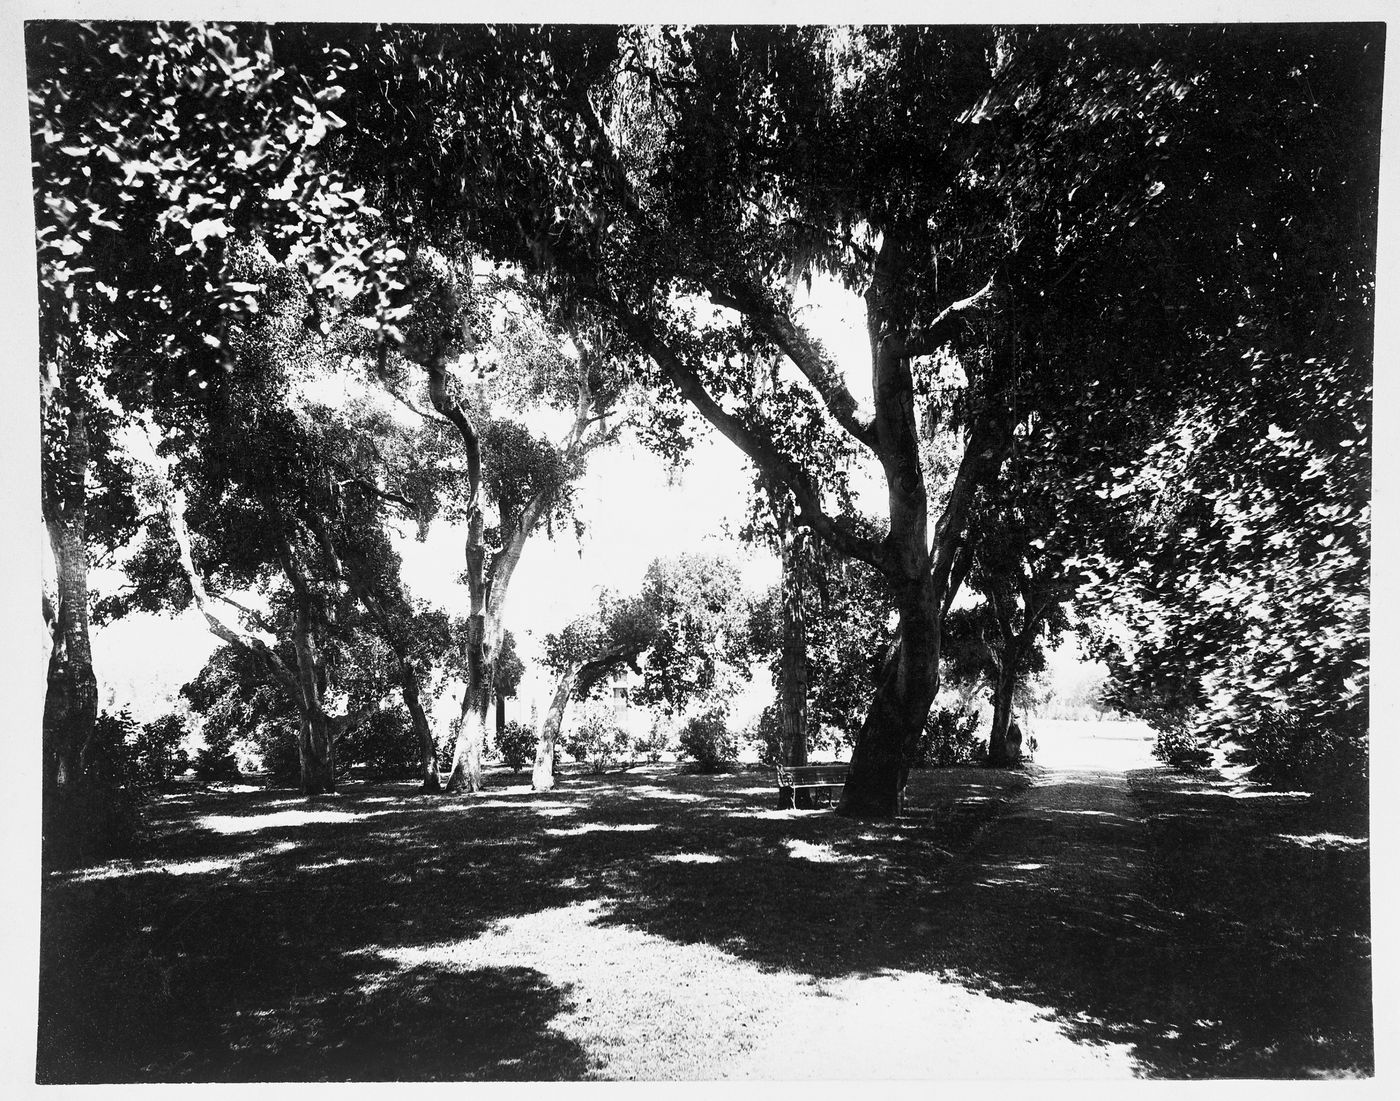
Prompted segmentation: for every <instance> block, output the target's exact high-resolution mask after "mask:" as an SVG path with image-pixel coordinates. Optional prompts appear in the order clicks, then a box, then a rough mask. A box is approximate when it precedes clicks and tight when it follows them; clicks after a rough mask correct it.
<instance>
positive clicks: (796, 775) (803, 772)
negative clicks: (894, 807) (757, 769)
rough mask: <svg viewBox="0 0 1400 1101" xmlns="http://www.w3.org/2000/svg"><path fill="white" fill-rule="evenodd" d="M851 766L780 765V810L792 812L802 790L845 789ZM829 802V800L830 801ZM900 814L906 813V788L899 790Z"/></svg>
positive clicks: (778, 769)
mask: <svg viewBox="0 0 1400 1101" xmlns="http://www.w3.org/2000/svg"><path fill="white" fill-rule="evenodd" d="M850 768H851V766H850V765H778V766H777V768H776V771H777V773H778V809H779V810H790V809H791V808H792V807H793V806H795V805H796V802H797V792H798V790H799V789H801V788H809V789H811V790H813V791H816V790H819V789H827V790H830V789H832V788H837V789H840V788H844V787H845V786H846V774H847V773H848V772H849V771H850ZM828 801H829V800H828ZM897 813H899V814H903V813H904V787H903V785H901V786H900V789H899V810H898V812H897Z"/></svg>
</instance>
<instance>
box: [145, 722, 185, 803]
mask: <svg viewBox="0 0 1400 1101" xmlns="http://www.w3.org/2000/svg"><path fill="white" fill-rule="evenodd" d="M188 736H189V729H188V728H187V727H186V726H185V720H184V717H183V716H180V715H162V716H161V717H160V718H158V719H154V720H153V721H151V722H148V723H147V724H146V725H145V726H143V727H142V728H141V730H140V732H139V733H138V734H137V735H136V738H135V742H134V745H133V748H134V750H135V757H136V762H135V763H136V775H137V779H138V780H139V782H140V783H141V784H142V785H143V786H145V787H148V788H155V789H162V788H167V787H169V786H170V785H171V783H172V782H173V781H174V779H175V777H176V776H178V775H180V774H181V773H182V772H184V771H185V769H187V768H189V766H190V757H189V754H188V753H186V752H185V750H184V749H183V747H182V743H183V742H184V740H185V738H186V737H188Z"/></svg>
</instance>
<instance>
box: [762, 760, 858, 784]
mask: <svg viewBox="0 0 1400 1101" xmlns="http://www.w3.org/2000/svg"><path fill="white" fill-rule="evenodd" d="M850 767H851V766H850V765H778V766H777V771H778V786H779V787H794V786H798V787H800V786H801V785H803V784H844V783H845V782H846V773H847V772H849V771H850Z"/></svg>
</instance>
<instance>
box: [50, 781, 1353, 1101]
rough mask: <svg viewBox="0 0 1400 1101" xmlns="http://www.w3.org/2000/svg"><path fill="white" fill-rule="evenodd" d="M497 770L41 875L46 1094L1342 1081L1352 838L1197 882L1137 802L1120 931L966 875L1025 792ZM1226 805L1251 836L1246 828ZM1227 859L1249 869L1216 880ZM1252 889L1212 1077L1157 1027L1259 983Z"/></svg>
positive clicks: (1243, 837) (352, 794)
mask: <svg viewBox="0 0 1400 1101" xmlns="http://www.w3.org/2000/svg"><path fill="white" fill-rule="evenodd" d="M1144 775H1147V774H1144ZM1152 775H1154V776H1155V775H1156V774H1152ZM526 778H527V774H522V775H521V776H519V777H513V776H512V775H511V774H509V773H496V774H492V775H491V776H490V778H489V779H490V782H491V783H492V785H493V787H492V789H491V790H490V791H488V792H487V793H485V794H483V795H479V796H476V797H468V798H433V797H422V796H419V795H416V794H414V792H413V788H412V786H411V785H391V784H390V785H362V784H352V785H349V786H347V788H346V790H345V791H344V792H343V793H342V794H340V795H338V796H336V797H333V798H330V799H325V800H322V801H319V802H316V803H314V804H309V803H307V802H305V801H304V800H302V799H300V798H297V797H296V796H295V795H294V794H293V793H291V792H279V791H262V790H257V789H249V790H232V791H209V790H203V789H196V788H191V789H188V790H185V791H182V792H180V793H177V794H173V795H170V796H168V797H165V798H164V799H162V800H160V801H159V803H158V804H157V805H156V806H155V808H154V810H153V813H152V830H151V838H150V844H149V850H148V854H147V856H146V857H144V858H142V859H138V860H134V861H122V862H113V863H111V864H106V865H100V866H96V867H93V868H88V869H83V870H79V871H75V872H66V873H55V874H53V875H51V876H49V877H48V878H47V879H46V882H45V884H44V892H43V907H44V912H43V943H42V946H41V957H40V958H41V984H40V985H41V989H40V1038H39V1039H40V1044H39V1062H38V1072H39V1080H40V1081H42V1082H133V1081H259V1080H266V1081H289V1080H331V1081H335V1080H462V1079H578V1078H607V1079H629V1078H641V1079H659V1078H721V1077H740V1078H747V1077H753V1078H769V1077H783V1078H794V1077H840V1076H845V1077H870V1076H881V1077H901V1076H908V1077H942V1076H948V1077H966V1076H976V1075H979V1074H980V1075H986V1076H991V1077H1002V1076H1016V1075H1018V1074H1025V1075H1029V1076H1036V1075H1039V1076H1059V1077H1087V1076H1121V1075H1126V1074H1143V1073H1147V1074H1152V1073H1159V1074H1210V1073H1230V1072H1231V1070H1232V1068H1238V1067H1240V1066H1246V1065H1248V1066H1254V1067H1256V1068H1260V1067H1262V1068H1263V1069H1262V1070H1258V1069H1256V1072H1257V1073H1273V1074H1295V1073H1307V1072H1309V1071H1310V1070H1313V1069H1321V1070H1326V1071H1331V1072H1336V1071H1338V1070H1346V1069H1349V1068H1359V1069H1363V1070H1364V1069H1365V1066H1366V1065H1368V1060H1369V1032H1368V1031H1366V1030H1367V1029H1368V1027H1369V1015H1368V1014H1369V1007H1368V1004H1363V1002H1364V999H1362V995H1364V994H1365V991H1362V990H1361V989H1360V988H1359V987H1358V986H1357V985H1356V984H1357V983H1360V982H1363V981H1364V977H1365V975H1367V974H1368V973H1369V971H1368V956H1367V941H1366V939H1365V937H1366V933H1367V932H1368V930H1367V929H1366V928H1364V923H1365V915H1366V908H1365V904H1364V889H1365V880H1364V876H1365V871H1364V866H1365V848H1364V843H1360V844H1359V846H1358V844H1353V843H1350V842H1349V843H1348V844H1347V845H1346V846H1342V847H1340V848H1338V847H1327V846H1323V847H1320V848H1319V847H1315V846H1311V845H1307V844H1303V843H1297V844H1294V843H1291V842H1280V841H1279V840H1278V838H1279V836H1280V833H1279V829H1278V827H1279V821H1273V822H1270V823H1267V824H1266V825H1265V826H1262V827H1260V828H1259V829H1256V830H1254V832H1250V831H1249V830H1244V831H1238V830H1237V831H1236V832H1235V833H1233V834H1232V835H1231V837H1230V840H1229V841H1228V843H1226V844H1225V845H1224V846H1223V848H1222V851H1221V852H1220V853H1219V854H1218V857H1219V858H1218V859H1217V855H1216V854H1215V853H1214V850H1212V849H1211V848H1210V847H1209V846H1202V845H1200V844H1197V843H1196V842H1195V841H1191V840H1190V838H1189V837H1188V836H1187V835H1186V834H1182V833H1181V831H1182V830H1186V829H1187V828H1188V826H1189V827H1190V828H1192V829H1194V828H1195V826H1196V824H1198V823H1200V822H1203V821H1206V820H1207V818H1206V817H1203V816H1204V815H1206V813H1207V810H1210V809H1211V808H1210V806H1209V805H1210V801H1211V799H1216V800H1217V801H1219V798H1218V797H1216V796H1206V795H1199V794H1193V793H1182V790H1181V789H1180V787H1179V786H1177V787H1173V786H1172V785H1171V784H1164V783H1161V782H1160V781H1159V780H1158V779H1149V780H1143V781H1140V782H1138V783H1135V785H1134V789H1133V790H1134V795H1133V797H1134V798H1135V799H1137V800H1138V801H1139V802H1140V804H1141V805H1142V807H1143V808H1144V818H1143V821H1144V823H1145V826H1144V828H1143V830H1142V833H1143V836H1144V837H1146V838H1148V839H1149V841H1150V842H1152V843H1151V844H1150V845H1149V846H1148V848H1147V849H1145V850H1144V851H1143V852H1142V854H1141V859H1140V863H1141V865H1142V867H1143V876H1142V883H1141V884H1140V885H1139V886H1138V887H1135V888H1134V894H1136V895H1137V896H1138V897H1139V898H1140V900H1141V901H1142V903H1143V905H1144V906H1147V905H1150V906H1151V907H1153V908H1154V913H1155V914H1157V915H1158V920H1157V921H1156V923H1155V924H1153V925H1152V926H1151V931H1150V932H1149V931H1148V929H1147V928H1146V927H1142V926H1139V925H1138V924H1137V923H1133V922H1129V923H1121V922H1120V923H1117V924H1115V923H1112V922H1109V923H1107V924H1105V923H1102V922H1100V923H1094V922H1080V921H1077V920H1074V918H1073V915H1071V914H1069V913H1068V912H1067V911H1066V910H1065V908H1064V906H1057V903H1056V901H1055V898H1054V896H1053V894H1052V895H1044V894H1038V893H1036V892H1035V891H1028V890H1020V891H1018V890H1015V889H1011V888H1010V887H1003V888H996V887H995V886H989V885H988V883H984V882H982V881H981V880H977V879H976V876H977V875H978V873H979V869H982V863H981V857H980V856H979V854H980V853H982V852H983V851H984V850H985V849H987V848H988V846H991V845H993V844H994V843H995V839H996V837H997V836H998V831H999V830H1001V829H1003V827H1004V826H1005V825H1006V824H1007V823H1009V822H1010V821H1011V817H1010V816H1014V812H1015V808H1016V807H1017V806H1018V805H1019V802H1020V801H1021V800H1022V799H1023V798H1024V792H1025V789H1026V787H1027V785H1028V783H1029V782H1030V779H1029V776H1028V774H1027V773H1024V772H1017V773H1006V772H996V771H988V770H976V769H957V770H947V771H930V772H916V773H915V774H914V776H913V777H912V778H911V782H910V789H909V797H908V805H907V814H906V816H905V817H904V818H902V819H901V820H900V821H899V822H898V823H888V824H881V825H869V824H857V823H851V822H847V821H845V820H842V819H838V818H836V817H835V816H834V815H832V814H831V813H830V812H829V811H827V810H816V811H778V810H775V809H774V808H775V807H776V792H775V791H774V789H773V788H772V782H771V774H770V773H768V772H764V771H757V770H748V771H741V772H738V773H734V774H731V775H725V776H698V775H688V774H685V773H681V772H678V771H677V770H676V768H675V767H674V766H671V765H661V766H654V767H651V768H640V769H636V770H633V771H630V772H627V773H621V774H612V775H607V776H602V777H588V776H581V775H575V774H569V775H566V777H565V783H564V784H563V785H561V787H560V788H559V789H558V790H556V791H554V792H550V793H546V794H538V795H537V794H534V793H532V792H530V791H529V789H528V786H527V785H524V784H522V783H520V782H519V781H520V780H523V779H526ZM1154 784H1155V785H1156V786H1155V787H1153V786H1152V785H1154ZM1193 800H1194V802H1193ZM1235 802H1236V804H1238V805H1240V806H1245V807H1246V808H1247V809H1248V813H1249V815H1250V816H1252V818H1258V815H1259V811H1258V809H1257V808H1258V807H1262V806H1263V804H1264V802H1266V801H1264V800H1255V801H1242V800H1237V801H1235ZM1197 804H1203V806H1201V807H1198V806H1197ZM1178 811H1180V812H1181V813H1182V814H1184V815H1185V818H1184V819H1182V823H1183V824H1182V825H1180V826H1178V825H1176V824H1174V820H1173V819H1172V817H1171V815H1172V814H1175V813H1177V812H1178ZM1295 817H1296V816H1295ZM1280 821H1281V820H1280ZM1290 821H1291V819H1290ZM1289 828H1291V827H1289ZM1008 836H1010V835H1008ZM1157 842H1161V843H1160V844H1157ZM1290 846H1291V847H1290ZM1226 850H1228V852H1227V851H1226ZM1227 855H1228V857H1229V859H1226V857H1227ZM1358 855H1359V860H1360V863H1357V860H1358ZM1269 861H1272V862H1275V863H1274V864H1268V863H1266V862H1269ZM1239 865H1244V866H1246V867H1248V868H1251V869H1252V871H1250V873H1249V875H1248V877H1247V880H1245V881H1239V882H1238V883H1237V881H1236V880H1235V878H1234V876H1235V874H1236V871H1237V870H1238V866H1239ZM1274 868H1277V869H1281V870H1286V871H1287V873H1288V874H1289V875H1290V876H1292V877H1293V878H1292V880H1291V884H1292V886H1291V887H1290V888H1289V889H1288V890H1283V889H1282V888H1279V889H1276V890H1274V891H1273V892H1272V893H1271V894H1270V895H1269V896H1268V897H1267V904H1268V906H1269V907H1270V908H1271V909H1270V911H1269V914H1268V915H1267V916H1266V917H1265V918H1264V921H1263V922H1262V924H1264V925H1267V926H1268V929H1267V936H1266V937H1265V938H1264V939H1265V940H1266V941H1267V943H1268V944H1269V945H1272V946H1277V945H1283V946H1284V947H1285V948H1286V949H1287V950H1288V951H1290V952H1292V953H1293V955H1292V956H1290V957H1289V958H1288V961H1287V963H1286V965H1285V964H1283V963H1280V964H1279V965H1278V967H1279V968H1282V967H1284V966H1286V967H1288V968H1289V969H1291V970H1290V971H1289V972H1288V974H1290V975H1291V976H1292V977H1291V980H1290V981H1291V983H1292V984H1293V985H1292V986H1290V987H1289V989H1290V990H1292V991H1294V992H1295V993H1294V995H1292V996H1290V997H1289V998H1288V999H1286V1001H1285V1003H1284V1004H1279V1003H1278V1001H1277V996H1276V993H1275V992H1273V990H1272V987H1269V986H1267V985H1266V986H1264V987H1257V988H1250V989H1254V990H1256V992H1257V993H1258V994H1259V995H1260V996H1261V997H1264V996H1268V997H1272V998H1273V999H1274V1000H1273V1001H1272V1002H1270V1003H1269V1004H1270V1005H1271V1007H1272V1008H1271V1010H1270V1014H1269V1019H1268V1021H1267V1022H1266V1023H1265V1025H1264V1026H1262V1027H1263V1031H1265V1032H1267V1035H1263V1036H1259V1035H1252V1034H1251V1033H1250V1029H1249V1027H1247V1024H1248V1022H1250V1021H1254V1020H1255V1019H1256V1018H1257V1017H1258V1015H1259V1004H1257V1003H1256V1000H1255V999H1254V998H1253V995H1251V993H1250V989H1245V990H1243V991H1242V992H1240V993H1239V994H1238V996H1235V997H1233V998H1232V997H1230V996H1226V995H1218V996H1216V997H1215V1000H1214V1002H1213V1003H1212V1005H1211V1007H1210V1012H1212V1013H1215V1014H1216V1015H1217V1016H1216V1017H1214V1018H1211V1017H1202V1018H1201V1019H1202V1020H1205V1021H1211V1020H1214V1021H1215V1024H1214V1025H1213V1026H1209V1028H1208V1026H1207V1025H1202V1026H1200V1028H1199V1029H1198V1032H1199V1031H1200V1029H1207V1030H1208V1031H1209V1030H1210V1029H1213V1030H1214V1032H1215V1034H1218V1035H1219V1036H1222V1037H1223V1036H1227V1034H1228V1037H1229V1038H1230V1039H1231V1041H1232V1043H1233V1045H1234V1046H1233V1047H1231V1048H1222V1049H1221V1050H1220V1051H1219V1052H1217V1055H1216V1057H1215V1058H1214V1059H1212V1058H1210V1057H1209V1053H1208V1050H1206V1049H1205V1048H1203V1046H1202V1045H1201V1044H1199V1043H1186V1042H1182V1043H1177V1042H1176V1041H1174V1040H1173V1039H1171V1038H1170V1037H1169V1036H1167V1033H1168V1032H1169V1031H1171V1030H1172V1029H1176V1030H1177V1032H1178V1035H1181V1032H1180V1022H1179V1021H1177V1018H1178V1017H1182V1015H1183V1014H1194V1013H1195V1012H1196V1001H1197V1000H1199V999H1200V998H1201V997H1202V996H1203V994H1202V988H1211V989H1215V988H1218V987H1219V986H1220V985H1221V984H1222V982H1229V981H1231V980H1232V978H1233V979H1242V978H1243V977H1244V976H1246V975H1248V976H1254V975H1256V974H1257V972H1258V968H1259V966H1260V962H1259V961H1260V959H1261V956H1265V955H1267V953H1266V952H1264V949H1263V948H1262V947H1261V945H1260V944H1256V943H1254V942H1253V941H1252V940H1251V938H1250V937H1249V936H1248V935H1247V934H1246V932H1244V929H1245V928H1247V927H1248V926H1251V925H1252V926H1254V927H1256V928H1257V927H1258V926H1260V925H1261V920H1260V914H1259V906H1258V905H1257V901H1256V900H1257V898H1258V896H1257V894H1256V893H1255V891H1254V890H1253V888H1251V887H1250V883H1251V882H1254V881H1257V880H1259V879H1261V878H1263V879H1267V878H1268V877H1269V876H1270V875H1271V874H1272V870H1273V869H1274ZM1202 875H1206V876H1207V877H1209V878H1206V879H1202V878H1200V877H1201V876H1202ZM1358 876H1360V879H1358ZM985 879H986V877H985V876H983V877H982V880H985ZM1358 891H1360V892H1361V894H1360V895H1359V896H1358V894H1357V892H1358ZM1143 892H1146V894H1143ZM1148 896H1150V897H1148ZM1168 896H1171V897H1170V898H1169V897H1168ZM1358 898H1360V899H1361V900H1362V901H1361V902H1360V904H1359V907H1358V901H1357V900H1358ZM1309 899H1311V900H1312V902H1311V903H1310V902H1309V901H1308V900H1309ZM1323 900H1326V902H1325V905H1323ZM1103 904H1104V905H1105V906H1106V907H1109V908H1113V907H1118V906H1119V903H1118V902H1115V901H1113V900H1105V901H1104V903H1103ZM1170 909H1175V910H1177V911H1180V913H1181V916H1180V917H1177V918H1170V917H1168V918H1163V917H1162V915H1163V914H1165V913H1166V912H1167V911H1168V910H1170ZM1202 920H1205V921H1206V922H1207V924H1205V925H1202V924H1200V922H1201V921H1202ZM1358 923H1359V924H1358ZM1322 926H1326V929H1325V930H1322V928H1321V927H1322ZM1237 927H1238V928H1240V929H1241V931H1240V933H1239V935H1238V936H1236V935H1234V933H1233V932H1232V930H1235V929H1236V928H1237ZM1324 932H1325V935H1324ZM1124 937H1127V938H1128V943H1126V944H1124V943H1120V941H1122V939H1123V938H1124ZM1261 943H1262V942H1261ZM1095 959H1097V960H1099V961H1101V965H1100V966H1098V967H1094V966H1092V961H1094V960H1095ZM1174 959H1176V960H1181V961H1182V964H1183V965H1182V968H1181V970H1180V971H1179V972H1173V970H1172V966H1171V961H1172V960H1174ZM1086 964H1087V966H1086ZM1222 969H1224V970H1223V971H1222ZM1277 974H1279V975H1282V974H1283V972H1282V971H1277ZM1251 981H1253V979H1252V978H1251ZM1183 984H1186V986H1183ZM1188 987H1189V989H1188ZM1305 988H1308V989H1312V988H1315V989H1316V994H1315V995H1313V994H1310V995H1308V996H1307V998H1308V999H1310V1000H1308V1004H1306V1005H1302V1006H1299V1005H1298V1004H1297V1003H1298V1001H1299V996H1297V995H1296V991H1297V990H1300V989H1305ZM1367 989H1369V988H1367ZM1328 990H1330V991H1331V993H1330V994H1328V993H1327V991H1328ZM1173 998H1175V1002H1173V1001H1172V999H1173ZM1164 999H1165V1001H1164ZM1359 999H1362V1000H1359ZM1305 1000H1307V999H1305ZM1173 1006H1176V1007H1177V1008H1176V1009H1173ZM1181 1007H1186V1008H1181ZM1183 1019H1184V1018H1183ZM1193 1019H1195V1018H1194V1017H1193ZM1168 1026H1170V1027H1168ZM1256 1031H1259V1030H1256ZM1363 1033H1365V1034H1364V1035H1363ZM1315 1034H1316V1035H1315ZM1303 1037H1313V1039H1315V1040H1317V1042H1312V1040H1310V1041H1309V1042H1308V1043H1303V1039H1302V1038H1303ZM1192 1039H1195V1040H1199V1039H1200V1037H1199V1036H1195V1037H1193V1038H1192ZM1270 1045H1273V1048H1272V1052H1270V1051H1269V1050H1268V1049H1269V1046H1270ZM1300 1045H1301V1046H1300ZM1319 1045H1320V1046H1319ZM1203 1051H1205V1052H1206V1054H1205V1055H1204V1056H1203Z"/></svg>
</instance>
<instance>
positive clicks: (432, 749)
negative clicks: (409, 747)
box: [400, 662, 442, 794]
mask: <svg viewBox="0 0 1400 1101" xmlns="http://www.w3.org/2000/svg"><path fill="white" fill-rule="evenodd" d="M400 683H401V685H402V687H403V702H404V706H405V707H407V708H408V714H409V717H410V718H411V719H412V720H413V732H414V734H416V735H417V737H418V779H419V780H420V781H421V782H422V789H421V790H422V791H423V792H424V793H425V794H431V793H433V792H439V791H441V790H442V778H441V777H440V776H438V769H437V741H436V739H434V738H433V728H432V724H431V723H429V722H428V715H427V712H425V711H424V710H423V698H422V693H421V692H420V691H419V688H418V674H417V673H415V672H414V670H413V668H412V667H411V666H410V665H408V664H407V663H406V662H405V663H403V664H402V665H401V666H400Z"/></svg>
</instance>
